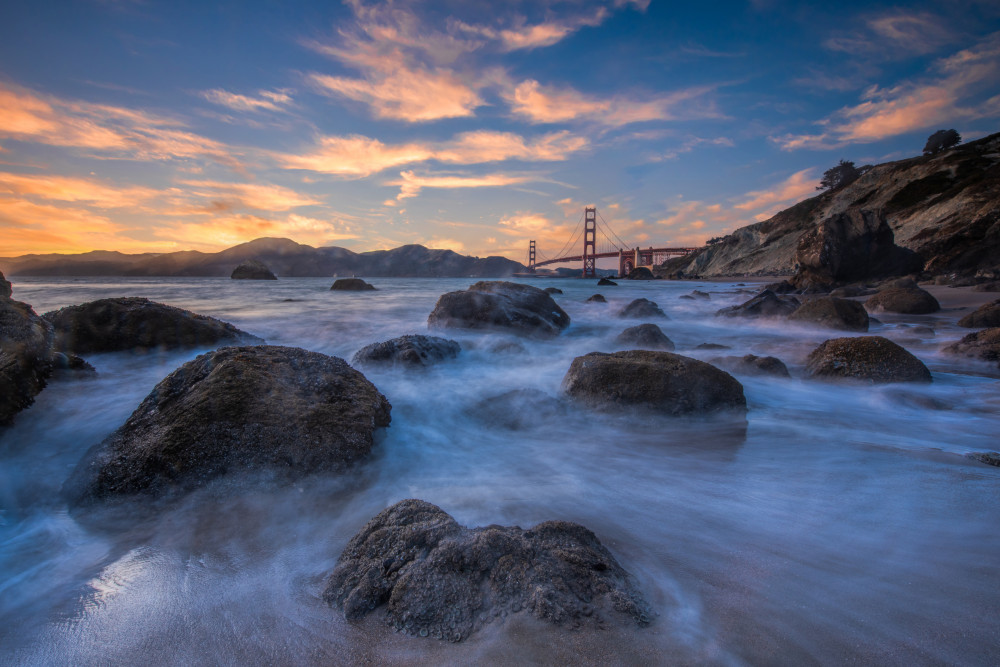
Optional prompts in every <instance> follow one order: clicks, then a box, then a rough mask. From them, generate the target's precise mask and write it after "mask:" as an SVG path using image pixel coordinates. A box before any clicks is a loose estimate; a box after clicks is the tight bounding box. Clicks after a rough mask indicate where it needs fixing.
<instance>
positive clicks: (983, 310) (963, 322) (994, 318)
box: [958, 299, 1000, 329]
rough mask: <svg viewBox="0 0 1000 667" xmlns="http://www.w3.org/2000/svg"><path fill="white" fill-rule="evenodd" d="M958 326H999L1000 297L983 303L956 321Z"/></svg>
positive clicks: (976, 327) (981, 327)
mask: <svg viewBox="0 0 1000 667" xmlns="http://www.w3.org/2000/svg"><path fill="white" fill-rule="evenodd" d="M958 326H960V327H966V328H968V329H983V328H987V327H1000V299H997V300H996V301H991V302H990V303H984V304H983V305H982V306H980V307H979V308H977V309H976V310H974V311H973V312H971V313H969V314H968V315H966V316H965V317H963V318H962V319H960V320H959V321H958Z"/></svg>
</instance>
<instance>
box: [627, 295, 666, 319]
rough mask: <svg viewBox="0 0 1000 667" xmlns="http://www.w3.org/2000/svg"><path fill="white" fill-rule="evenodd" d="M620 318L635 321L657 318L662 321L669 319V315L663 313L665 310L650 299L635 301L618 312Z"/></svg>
mask: <svg viewBox="0 0 1000 667" xmlns="http://www.w3.org/2000/svg"><path fill="white" fill-rule="evenodd" d="M618 317H625V318H629V319H635V320H641V319H647V318H650V317H655V318H658V319H661V320H663V319H669V318H667V314H666V313H665V312H663V309H662V308H660V306H659V305H657V303H656V302H655V301H650V300H649V299H634V300H633V301H632V302H630V303H629V304H628V305H627V306H625V307H624V308H622V309H621V310H620V311H619V312H618Z"/></svg>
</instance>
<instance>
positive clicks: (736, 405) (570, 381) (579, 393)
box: [563, 350, 747, 415]
mask: <svg viewBox="0 0 1000 667" xmlns="http://www.w3.org/2000/svg"><path fill="white" fill-rule="evenodd" d="M563 389H564V390H565V391H566V393H567V394H568V395H569V396H571V397H573V398H574V399H576V400H578V401H581V402H583V403H585V404H587V405H590V406H592V407H595V408H599V409H608V408H611V409H614V408H619V409H620V408H623V407H629V406H635V407H641V408H648V409H651V410H653V411H655V412H659V413H663V414H668V415H684V414H697V413H705V412H715V411H719V410H735V411H741V412H745V411H746V407H747V402H746V397H745V396H744V395H743V385H741V384H740V383H739V382H738V381H737V380H736V378H734V377H733V376H732V375H730V374H729V373H727V372H725V371H723V370H720V369H718V368H716V367H715V366H712V365H711V364H707V363H705V362H704V361H698V360H697V359H691V358H690V357H684V356H681V355H679V354H674V353H673V352H658V351H651V350H627V351H624V352H615V353H613V354H604V353H602V352H591V353H590V354H586V355H584V356H582V357H577V358H576V359H574V360H573V363H572V364H571V365H570V367H569V371H568V372H567V373H566V376H565V377H564V378H563Z"/></svg>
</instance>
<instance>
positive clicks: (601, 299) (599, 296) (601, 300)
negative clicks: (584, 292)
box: [587, 294, 608, 303]
mask: <svg viewBox="0 0 1000 667" xmlns="http://www.w3.org/2000/svg"><path fill="white" fill-rule="evenodd" d="M607 302H608V300H607V299H605V298H604V295H603V294H594V295H593V296H591V297H590V298H589V299H587V303H607Z"/></svg>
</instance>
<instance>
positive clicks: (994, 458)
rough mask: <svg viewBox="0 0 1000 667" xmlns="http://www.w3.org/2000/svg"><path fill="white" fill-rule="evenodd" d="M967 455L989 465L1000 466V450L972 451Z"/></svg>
mask: <svg viewBox="0 0 1000 667" xmlns="http://www.w3.org/2000/svg"><path fill="white" fill-rule="evenodd" d="M967 456H968V457H969V458H970V459H975V460H976V461H979V462H980V463H985V464H986V465H988V466H1000V452H972V453H970V454H967Z"/></svg>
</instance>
